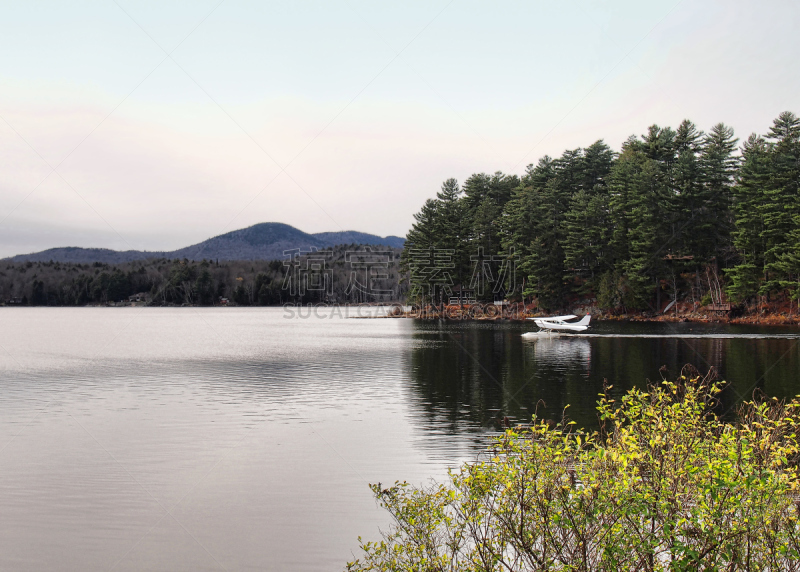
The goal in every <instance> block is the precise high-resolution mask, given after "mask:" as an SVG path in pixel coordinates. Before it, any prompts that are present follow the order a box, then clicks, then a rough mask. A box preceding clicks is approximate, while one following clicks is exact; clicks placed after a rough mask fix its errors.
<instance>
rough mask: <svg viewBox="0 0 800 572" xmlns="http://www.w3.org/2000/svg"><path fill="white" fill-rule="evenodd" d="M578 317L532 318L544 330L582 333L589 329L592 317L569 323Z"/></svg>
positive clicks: (587, 315)
mask: <svg viewBox="0 0 800 572" xmlns="http://www.w3.org/2000/svg"><path fill="white" fill-rule="evenodd" d="M571 318H577V316H548V317H546V318H531V319H532V320H533V322H534V323H535V324H536V325H537V326H539V327H540V328H541V329H542V330H568V331H572V332H582V331H584V330H586V329H588V328H589V321H590V320H591V319H592V317H591V316H590V315H589V314H586V315H585V316H584V317H583V319H581V321H580V322H567V321H566V320H569V319H571Z"/></svg>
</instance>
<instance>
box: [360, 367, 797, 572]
mask: <svg viewBox="0 0 800 572" xmlns="http://www.w3.org/2000/svg"><path fill="white" fill-rule="evenodd" d="M684 373H688V372H687V370H684ZM695 373H696V372H695ZM721 388H722V384H721V383H717V382H713V381H711V380H710V379H709V377H706V378H705V379H701V378H700V376H697V375H694V376H691V375H689V376H687V375H683V376H681V378H680V379H679V380H678V381H676V382H667V381H665V382H662V383H659V384H656V385H651V386H649V388H648V390H647V391H641V390H636V389H634V390H631V391H629V392H628V393H627V394H626V395H625V396H624V397H622V399H621V400H620V402H619V403H617V402H615V401H614V400H613V399H612V398H611V397H610V394H609V392H608V389H606V391H605V393H604V394H603V395H601V399H600V400H599V402H598V412H599V417H600V420H601V424H602V425H601V429H600V431H598V432H595V433H592V434H585V433H582V432H579V431H575V430H574V429H573V425H572V423H569V422H566V421H564V422H562V423H561V424H560V425H558V426H555V427H552V426H549V425H548V424H547V423H545V422H543V421H541V420H539V419H537V418H536V417H534V419H533V423H532V425H531V427H530V428H526V429H523V428H517V429H515V430H508V431H506V432H505V434H504V435H502V436H500V437H497V438H495V439H494V441H493V444H492V447H491V448H490V450H489V453H488V456H487V457H486V458H485V459H484V460H481V461H478V462H475V463H469V464H465V465H463V466H462V467H461V468H460V469H459V470H457V471H451V473H450V478H449V482H448V483H447V484H436V485H431V486H428V487H423V488H418V487H413V486H411V485H409V484H408V483H405V482H403V483H395V484H394V486H391V487H388V488H383V487H382V486H381V485H380V483H379V484H377V485H371V488H372V490H373V492H374V494H375V496H376V497H377V499H378V500H379V502H380V504H381V505H382V506H383V507H385V508H386V509H387V510H388V511H389V512H390V513H391V514H392V516H393V517H394V519H395V524H394V525H393V526H392V528H391V529H390V530H388V531H387V532H385V533H384V535H383V536H384V538H383V540H381V541H379V542H366V543H364V542H362V543H361V549H362V551H363V554H362V555H361V558H360V559H358V560H356V561H354V562H350V563H349V564H348V565H347V569H348V570H350V571H363V570H380V571H401V570H403V571H406V570H407V571H412V570H413V571H415V572H416V571H430V572H433V571H455V570H459V571H461V570H465V571H486V572H489V571H492V572H494V571H498V572H499V571H511V570H513V571H527V570H541V571H545V570H548V571H549V570H559V571H586V572H589V571H620V570H624V571H627V570H630V571H634V570H637V571H638V570H647V571H657V570H659V571H660V570H670V571H688V570H709V571H710V570H730V571H733V570H753V571H755V570H758V571H766V570H790V571H791V570H800V565H798V560H800V526H799V525H798V503H797V500H796V497H795V491H796V490H797V489H798V465H797V463H798V438H797V429H798V419H800V415H799V414H800V403H799V402H798V401H796V400H795V401H791V402H788V403H787V402H784V401H778V400H775V399H772V400H754V401H752V402H748V403H745V404H744V405H742V406H741V407H740V409H739V411H738V418H737V421H735V422H724V421H722V420H721V419H720V418H719V417H718V416H717V415H716V414H715V412H714V410H715V408H717V407H719V403H718V400H717V397H718V395H719V392H720V391H721ZM359 541H361V539H359Z"/></svg>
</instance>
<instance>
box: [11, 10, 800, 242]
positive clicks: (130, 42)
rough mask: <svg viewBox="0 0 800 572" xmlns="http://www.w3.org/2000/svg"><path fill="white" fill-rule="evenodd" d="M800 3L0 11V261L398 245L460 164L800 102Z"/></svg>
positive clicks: (707, 123)
mask: <svg viewBox="0 0 800 572" xmlns="http://www.w3.org/2000/svg"><path fill="white" fill-rule="evenodd" d="M798 29H800V3H797V2H794V1H785V2H781V1H777V0H776V1H771V2H759V3H755V2H745V1H739V0H727V1H709V0H699V1H689V0H683V1H678V2H675V1H667V2H644V1H642V0H638V1H620V2H612V1H602V0H599V1H598V0H595V1H591V0H577V1H574V2H552V1H548V2H536V1H526V2H503V1H498V2H485V1H468V0H428V1H426V2H376V1H374V0H372V1H363V2H362V1H328V2H305V1H299V2H249V1H244V0H222V1H220V0H193V1H192V2H169V1H166V2H165V1H164V0H159V1H152V2H151V1H146V2H144V1H142V2H134V1H131V0H116V1H115V0H106V1H98V2H94V1H86V2H78V1H76V2H71V3H65V2H46V1H35V2H10V1H8V0H6V1H4V2H2V4H0V257H4V256H12V255H15V254H22V253H28V252H34V251H38V250H43V249H45V248H51V247H57V246H83V247H103V248H113V249H117V250H128V249H141V250H172V249H176V248H180V247H183V246H187V245H190V244H194V243H197V242H200V241H202V240H205V239H206V238H209V237H211V236H216V235H219V234H222V233H224V232H228V231H231V230H235V229H238V228H243V227H246V226H250V225H252V224H256V223H259V222H270V221H272V222H284V223H287V224H291V225H293V226H295V227H297V228H299V229H301V230H304V231H306V232H323V231H338V230H358V231H362V232H369V233H373V234H378V235H381V236H385V235H389V234H392V235H399V236H403V235H405V233H406V232H407V231H408V229H409V228H410V226H411V224H412V223H413V215H414V213H415V212H417V211H418V210H419V208H420V206H421V205H422V203H423V202H424V201H425V200H426V199H427V198H429V197H432V196H433V195H435V193H436V192H437V191H438V190H439V188H440V186H441V183H442V182H443V181H444V180H445V179H448V178H450V177H455V178H456V179H458V180H459V181H463V180H465V179H466V178H467V177H469V176H470V175H471V174H473V173H479V172H487V173H493V172H495V171H503V172H505V173H511V174H522V173H524V170H525V166H526V165H528V164H530V163H535V162H536V161H537V160H538V159H539V158H540V157H542V156H543V155H551V156H558V155H560V154H561V153H562V152H563V151H564V150H565V149H574V148H578V147H586V146H588V145H590V144H591V143H593V142H594V141H596V140H598V139H604V140H605V141H606V142H607V143H608V144H609V145H611V146H612V147H613V148H615V149H619V146H620V144H621V143H622V142H623V141H624V140H625V139H627V138H628V137H629V136H630V135H631V134H642V133H644V132H646V130H647V127H648V126H649V125H652V124H658V125H661V126H667V125H669V126H673V127H676V126H677V125H678V124H679V123H680V121H681V120H683V119H685V118H688V119H691V120H692V121H694V122H695V123H696V124H697V125H698V127H699V128H700V129H703V130H709V129H710V128H711V127H712V126H713V125H715V124H716V123H718V122H724V123H726V124H728V125H730V126H732V127H733V128H734V130H735V132H736V135H737V136H738V137H739V138H740V139H741V140H744V139H745V138H746V137H747V136H748V135H749V134H750V133H752V132H757V133H765V132H766V131H767V130H768V128H769V126H770V125H771V124H772V121H773V119H774V118H775V117H777V115H778V114H779V113H780V112H782V111H786V110H790V111H794V112H795V113H798V114H800V74H798V73H797V59H798V56H799V55H800V34H797V30H798Z"/></svg>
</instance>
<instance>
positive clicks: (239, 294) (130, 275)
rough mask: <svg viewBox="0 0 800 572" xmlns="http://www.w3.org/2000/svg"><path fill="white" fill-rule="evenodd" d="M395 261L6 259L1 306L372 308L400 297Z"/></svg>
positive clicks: (356, 254)
mask: <svg viewBox="0 0 800 572" xmlns="http://www.w3.org/2000/svg"><path fill="white" fill-rule="evenodd" d="M399 257H400V250H399V249H387V248H380V249H378V248H370V247H366V246H360V245H354V244H351V245H340V246H336V247H333V248H331V249H328V250H320V251H317V252H314V253H306V254H303V255H300V254H298V255H297V256H296V257H295V258H293V259H291V260H272V261H263V260H246V261H209V260H203V261H201V262H193V261H191V260H188V259H167V258H153V259H149V260H142V261H134V262H127V263H123V264H115V265H112V264H104V263H101V262H95V263H92V264H77V263H62V262H31V261H28V262H5V263H3V264H2V265H0V302H2V303H11V304H14V305H32V306H83V305H87V304H110V303H118V302H123V303H128V302H129V297H131V296H135V298H136V299H137V300H138V301H139V303H145V304H148V305H156V306H160V305H200V306H206V305H212V304H218V303H220V298H228V299H229V302H230V303H232V304H236V305H239V306H270V305H277V304H286V303H292V304H313V303H320V302H322V303H336V302H338V303H362V302H367V303H371V302H377V301H387V300H397V299H399V298H400V297H401V296H402V294H403V293H402V292H401V291H400V290H399V286H398V283H399V280H398V261H399ZM136 295H139V296H136Z"/></svg>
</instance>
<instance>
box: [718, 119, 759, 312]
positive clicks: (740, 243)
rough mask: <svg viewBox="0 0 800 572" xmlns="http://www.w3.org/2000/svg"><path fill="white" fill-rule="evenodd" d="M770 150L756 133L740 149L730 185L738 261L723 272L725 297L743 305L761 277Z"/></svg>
mask: <svg viewBox="0 0 800 572" xmlns="http://www.w3.org/2000/svg"><path fill="white" fill-rule="evenodd" d="M769 171H770V151H769V147H768V145H767V143H766V142H765V141H764V139H763V138H761V137H759V136H758V135H756V134H755V133H753V134H752V135H750V137H748V139H747V141H746V142H745V143H744V146H743V147H742V161H741V166H740V168H739V171H738V173H737V177H736V184H735V185H734V186H733V188H732V189H731V190H732V194H733V213H734V230H733V232H732V238H733V246H734V248H735V249H736V252H737V253H738V255H739V257H740V260H741V262H740V263H739V264H737V265H736V266H734V267H733V268H730V269H728V270H727V271H726V274H727V275H728V276H729V277H730V280H731V281H730V283H729V284H728V287H727V289H726V290H727V293H728V295H729V296H730V297H731V298H732V299H733V300H734V301H736V302H742V301H744V300H746V299H748V298H750V297H751V296H755V295H756V294H757V293H758V290H759V287H760V285H761V279H762V277H763V276H764V252H765V250H766V249H765V246H764V217H763V214H762V210H763V209H762V201H763V198H764V197H763V195H764V189H765V188H766V187H767V185H768V183H769Z"/></svg>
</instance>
